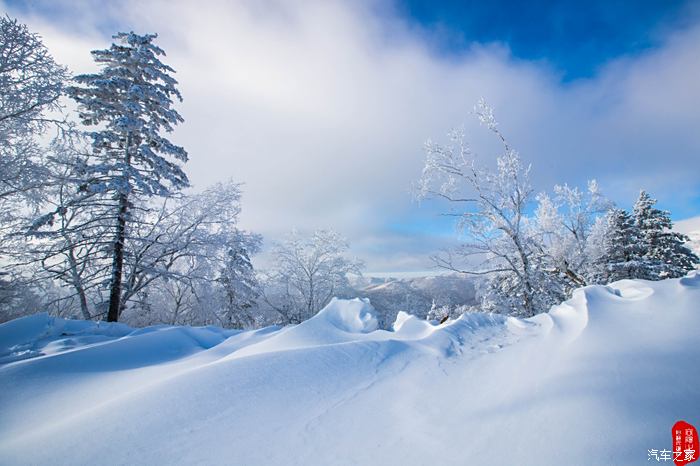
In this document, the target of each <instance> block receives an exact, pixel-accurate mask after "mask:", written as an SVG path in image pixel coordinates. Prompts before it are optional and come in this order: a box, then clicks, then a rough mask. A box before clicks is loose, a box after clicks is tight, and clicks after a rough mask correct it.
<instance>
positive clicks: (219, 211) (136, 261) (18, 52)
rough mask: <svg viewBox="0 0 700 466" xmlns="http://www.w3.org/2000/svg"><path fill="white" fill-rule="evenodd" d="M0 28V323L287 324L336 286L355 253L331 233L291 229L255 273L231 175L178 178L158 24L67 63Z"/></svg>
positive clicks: (181, 157)
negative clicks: (269, 263)
mask: <svg viewBox="0 0 700 466" xmlns="http://www.w3.org/2000/svg"><path fill="white" fill-rule="evenodd" d="M0 34H1V35H0V138H1V140H0V142H1V144H2V145H1V148H0V150H1V151H2V154H1V157H0V172H1V173H2V175H0V178H1V179H0V184H1V186H2V187H1V191H0V212H2V213H1V214H0V215H2V218H0V220H1V227H0V228H1V230H0V239H1V243H0V267H2V268H1V269H0V306H1V307H0V309H1V311H2V312H0V317H1V320H8V319H10V318H13V317H16V316H19V315H23V314H27V313H31V312H36V311H41V310H49V311H50V312H51V313H53V314H56V315H62V316H78V317H81V318H83V319H101V320H107V321H118V320H125V321H127V322H128V323H131V324H133V325H147V324H153V323H169V324H191V325H204V324H216V325H222V326H225V327H239V328H240V327H250V326H260V325H267V324H270V323H281V324H286V323H296V322H300V321H301V320H304V319H306V318H308V317H310V316H311V315H313V314H315V313H316V312H317V311H318V310H319V309H320V308H321V307H322V306H323V305H325V303H326V301H327V299H329V297H330V296H331V295H333V294H336V293H341V292H342V289H343V288H344V287H346V286H347V276H346V273H347V272H351V271H354V270H358V268H357V267H358V265H359V264H358V263H357V262H355V261H353V260H351V259H349V258H347V257H346V256H347V254H346V253H347V248H348V247H347V243H346V242H345V241H344V240H343V239H342V238H341V237H340V236H339V235H337V234H336V233H334V232H332V231H318V232H316V233H315V234H314V235H312V236H311V237H309V238H304V237H301V236H300V235H298V234H296V233H292V234H291V235H290V237H289V238H287V239H286V240H285V241H282V242H280V243H277V244H275V245H274V248H273V255H274V256H275V257H276V259H277V260H276V261H275V264H277V265H276V266H274V267H271V269H270V270H269V271H267V272H266V273H265V274H261V273H256V271H255V270H254V268H253V265H252V262H251V257H252V256H253V255H254V254H256V253H257V252H258V251H259V250H260V247H261V244H262V238H261V236H260V235H258V234H255V233H251V232H247V231H244V230H242V229H240V228H239V226H238V217H239V214H240V211H241V189H240V185H239V184H237V183H235V182H233V181H227V182H222V183H218V184H216V185H214V186H211V187H209V188H207V189H204V190H203V191H201V192H199V193H188V192H187V191H186V189H187V188H188V187H189V184H190V183H189V180H188V177H187V174H186V172H185V169H184V167H185V164H186V162H187V161H188V158H189V154H188V152H187V151H186V149H185V148H184V147H181V146H178V145H177V144H175V143H173V142H172V141H171V140H170V139H169V134H170V133H171V132H172V131H173V130H174V128H175V127H176V126H177V125H178V124H180V123H182V122H183V121H184V120H183V118H182V116H181V115H180V114H179V113H178V111H177V110H176V109H175V103H177V102H179V101H181V100H182V96H181V94H180V92H179V90H178V88H177V85H178V83H177V81H176V80H175V78H174V77H173V76H174V74H175V70H174V69H172V68H171V67H170V66H168V65H167V64H165V63H164V62H163V61H162V60H163V58H164V57H165V52H164V51H163V50H162V49H161V48H160V47H158V46H157V45H156V39H157V35H155V34H145V35H139V34H135V33H133V32H130V33H118V34H116V35H115V36H113V39H114V42H113V43H112V45H111V46H110V47H109V48H107V49H104V50H95V51H93V52H92V57H93V60H94V62H95V63H96V64H97V65H98V67H99V71H98V72H96V73H91V74H82V75H78V76H71V74H70V72H69V71H68V70H67V69H66V68H65V67H63V66H61V65H59V64H57V63H56V62H55V61H54V59H53V57H52V56H51V55H50V53H49V52H48V50H47V49H46V47H45V46H44V44H43V43H42V41H41V38H40V37H39V36H38V35H36V34H34V33H32V32H31V31H29V29H28V28H27V26H26V25H24V24H21V23H19V22H18V21H17V20H15V19H11V18H9V17H3V18H0ZM65 99H70V100H71V101H73V103H74V104H75V107H76V108H77V111H76V112H75V113H73V114H71V113H69V112H67V111H66V105H64V101H65ZM47 140H48V141H50V142H48V143H47V142H46V141H47Z"/></svg>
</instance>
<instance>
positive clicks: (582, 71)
mask: <svg viewBox="0 0 700 466" xmlns="http://www.w3.org/2000/svg"><path fill="white" fill-rule="evenodd" d="M396 8H397V10H398V12H399V13H400V14H401V15H403V16H405V17H406V18H409V19H410V20H411V21H414V22H415V23H417V24H420V25H421V26H422V27H424V28H426V30H429V31H431V32H433V34H430V36H431V37H430V40H431V44H432V46H433V47H435V48H436V49H437V50H439V51H440V52H442V53H447V54H455V55H459V54H460V53H463V52H464V51H465V50H466V49H468V48H469V47H470V46H471V44H472V43H474V42H478V43H488V42H503V43H505V44H507V45H508V47H509V49H510V51H511V53H512V54H513V56H514V57H517V58H520V59H522V60H541V61H544V62H546V63H549V64H551V66H553V67H554V68H555V69H556V70H557V72H558V73H560V74H561V78H562V79H563V80H564V81H570V80H575V79H580V78H586V77H591V76H594V75H595V74H596V72H597V71H598V69H599V68H600V66H601V65H603V64H604V63H606V62H607V61H609V60H611V59H614V58H616V57H618V56H620V55H631V54H637V53H641V52H644V51H646V50H648V49H650V48H654V47H657V46H659V45H661V44H662V43H663V37H664V35H665V33H667V32H668V31H669V30H674V29H678V28H683V27H687V26H688V25H691V24H692V23H693V20H694V19H696V17H695V14H696V11H697V9H695V11H693V7H692V2H689V1H681V0H638V1H634V2H631V1H629V0H588V1H581V0H559V1H553V0H548V1H543V0H533V1H527V2H523V1H512V0H511V1H505V0H493V1H479V0H465V1H453V2H449V1H446V2H436V1H430V0H404V1H399V2H397V3H396Z"/></svg>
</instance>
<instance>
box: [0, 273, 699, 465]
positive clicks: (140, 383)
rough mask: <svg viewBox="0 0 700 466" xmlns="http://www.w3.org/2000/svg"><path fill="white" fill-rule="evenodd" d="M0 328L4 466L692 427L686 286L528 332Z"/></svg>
mask: <svg viewBox="0 0 700 466" xmlns="http://www.w3.org/2000/svg"><path fill="white" fill-rule="evenodd" d="M376 325H377V322H376V319H375V318H374V316H373V309H372V307H371V304H370V303H369V302H368V301H367V300H361V299H355V300H349V301H344V300H333V301H332V302H331V303H330V304H329V305H328V306H327V307H326V308H324V309H323V310H322V311H321V312H319V313H318V314H317V315H316V316H315V317H314V318H312V319H310V320H308V321H306V322H304V323H302V324H299V325H296V326H289V327H285V328H274V327H271V328H266V329H261V330H257V331H246V332H239V331H228V330H222V329H218V328H214V327H205V328H190V327H170V326H158V327H149V328H145V329H130V328H129V327H127V326H125V325H121V324H106V323H93V322H81V321H69V320H63V319H58V318H52V317H49V316H47V315H45V314H39V315H35V316H31V317H26V318H22V319H17V320H15V321H11V322H8V323H6V324H3V325H0V357H2V360H1V361H2V363H0V364H2V365H0V393H2V395H1V396H0V412H1V413H2V416H0V463H2V464H66V465H82V464H241V465H248V464H266V465H270V464H271V465H276V464H279V465H327V464H363V465H364V464H377V465H387V464H401V465H419V464H448V465H449V464H495V465H498V464H518V465H528V464H533V465H546V464H567V465H576V464H581V465H597V464H601V465H603V464H605V465H607V464H647V458H648V456H647V450H649V449H662V448H667V449H670V447H671V435H670V430H671V426H672V425H673V424H674V423H675V422H676V421H677V420H680V419H684V420H686V421H688V422H690V423H694V424H695V425H696V426H697V425H698V422H700V389H699V388H698V387H700V372H699V371H698V370H697V362H698V361H700V345H698V343H699V340H700V337H699V336H698V331H699V330H700V274H698V273H693V274H691V275H689V276H688V277H686V278H682V279H674V280H665V281H661V282H646V281H630V280H623V281H620V282H616V283H613V284H611V285H608V286H591V287H587V288H583V289H580V290H577V291H576V292H575V294H574V297H573V298H572V299H571V300H569V301H567V302H566V303H564V304H562V305H559V306H556V307H554V308H553V309H552V310H551V311H550V312H549V313H546V314H540V315H538V316H535V317H533V318H530V319H516V318H512V317H505V316H501V315H489V314H468V315H465V316H463V317H461V318H460V319H457V320H453V321H448V322H446V323H443V324H441V325H432V324H430V323H428V322H425V321H423V320H419V319H417V318H416V317H414V316H411V315H409V314H406V313H400V314H399V316H398V317H397V321H396V322H395V324H394V327H393V328H394V330H393V331H385V330H375V329H376Z"/></svg>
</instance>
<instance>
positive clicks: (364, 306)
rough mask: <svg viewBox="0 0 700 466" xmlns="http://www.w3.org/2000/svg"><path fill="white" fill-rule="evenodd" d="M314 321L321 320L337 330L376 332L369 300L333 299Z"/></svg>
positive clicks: (375, 320)
mask: <svg viewBox="0 0 700 466" xmlns="http://www.w3.org/2000/svg"><path fill="white" fill-rule="evenodd" d="M314 319H317V320H318V319H323V320H325V321H326V322H328V323H329V324H331V325H333V326H334V327H336V328H337V329H339V330H342V331H344V332H349V333H368V332H373V331H375V330H377V317H376V316H375V314H374V308H373V307H372V305H371V304H370V303H369V299H367V298H364V299H360V298H355V299H352V300H340V299H338V298H333V299H332V300H331V302H330V303H328V305H327V306H326V307H325V308H323V309H322V310H321V311H320V312H319V313H318V314H317V315H316V316H315V317H314Z"/></svg>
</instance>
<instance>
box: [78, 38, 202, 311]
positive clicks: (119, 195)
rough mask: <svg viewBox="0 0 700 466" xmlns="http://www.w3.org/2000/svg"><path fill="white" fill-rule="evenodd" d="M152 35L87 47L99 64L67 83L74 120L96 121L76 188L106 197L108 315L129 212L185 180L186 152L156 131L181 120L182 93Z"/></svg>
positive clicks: (118, 289)
mask: <svg viewBox="0 0 700 466" xmlns="http://www.w3.org/2000/svg"><path fill="white" fill-rule="evenodd" d="M156 37H157V36H156V35H155V34H146V35H138V34H134V33H133V32H131V33H118V34H116V35H115V36H114V39H116V41H115V43H113V44H112V46H111V47H110V48H109V49H106V50H95V51H93V52H92V55H93V58H94V60H95V62H96V63H97V64H98V65H100V66H101V67H102V69H101V71H100V72H99V73H95V74H84V75H80V76H77V77H76V78H75V82H76V85H75V86H71V87H70V88H69V90H68V91H69V95H70V96H71V97H72V98H73V99H74V100H75V101H76V102H77V103H78V108H79V115H80V119H81V121H82V122H83V123H84V124H85V125H92V126H96V127H97V128H96V130H95V131H93V132H92V133H90V135H91V137H92V147H93V151H94V160H93V162H92V163H90V164H89V165H87V167H86V174H87V178H88V180H89V182H88V183H87V184H86V185H85V186H83V187H82V188H81V189H82V190H83V191H85V192H89V193H99V194H101V195H102V197H103V199H106V200H111V201H112V208H111V209H110V214H109V215H108V216H105V218H104V220H105V221H109V222H112V225H113V240H112V247H111V248H112V266H111V278H110V284H109V290H110V297H109V310H108V313H107V320H108V321H116V320H118V319H119V315H120V313H121V310H122V308H121V306H122V305H123V302H124V299H123V290H122V276H123V274H124V255H125V244H126V242H127V238H128V237H129V235H130V230H132V229H133V228H134V227H135V226H136V225H135V224H134V222H138V217H137V216H136V214H137V213H138V212H139V210H140V209H143V208H144V206H147V204H148V200H149V199H150V198H152V197H154V196H168V195H171V194H172V193H173V192H177V191H179V190H180V189H182V188H184V187H186V186H187V185H188V179H187V176H186V175H185V173H184V172H183V170H182V168H181V167H180V164H179V163H181V162H186V161H187V152H186V151H185V149H183V148H182V147H180V146H177V145H175V144H173V143H172V142H170V141H169V140H168V139H166V138H165V136H163V133H168V132H171V131H172V130H173V127H174V126H175V125H177V124H178V123H180V122H182V121H183V119H182V117H181V116H180V114H179V113H178V112H177V111H175V110H174V109H173V108H172V105H173V99H179V100H182V97H181V95H180V93H179V91H178V90H177V88H176V84H177V81H176V80H175V79H174V78H173V77H172V76H171V74H172V73H173V72H174V70H173V69H172V68H171V67H169V66H168V65H165V64H164V63H162V62H161V61H160V59H159V57H160V56H162V55H164V52H163V50H162V49H161V48H159V47H158V46H156V45H155V44H154V43H153V41H154V39H155V38H156Z"/></svg>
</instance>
